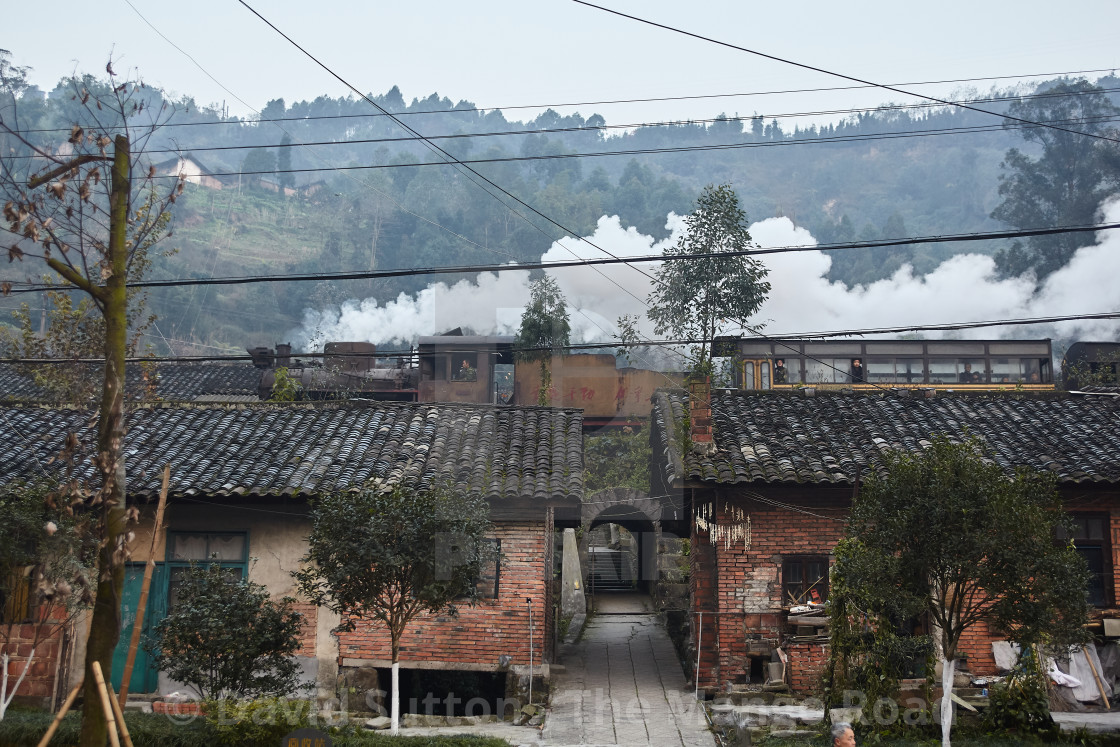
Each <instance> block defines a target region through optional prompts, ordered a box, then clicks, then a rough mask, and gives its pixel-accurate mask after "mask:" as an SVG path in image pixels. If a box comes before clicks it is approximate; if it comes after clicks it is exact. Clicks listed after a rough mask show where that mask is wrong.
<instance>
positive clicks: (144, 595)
mask: <svg viewBox="0 0 1120 747" xmlns="http://www.w3.org/2000/svg"><path fill="white" fill-rule="evenodd" d="M170 482H171V465H170V464H167V465H164V467H163V485H161V486H160V489H159V506H158V507H157V508H156V523H155V524H154V525H152V546H151V549H149V550H148V563H147V564H146V565H145V566H144V581H143V583H142V584H141V585H140V601H138V602H137V603H136V618H135V620H134V621H133V623H132V639H131V640H130V641H129V644H128V656H127V657H126V658H125V662H124V671H123V672H122V673H121V694H120V698H119V702H120V708H121V709H122V710H123V709H124V706H125V704H126V703H127V702H128V684H129V682H130V681H131V680H132V667H133V665H134V664H135V663H136V649H137V648H139V646H140V633H141V631H143V629H144V613H145V612H146V611H147V609H148V590H149V589H151V586H152V573H153V572H154V571H155V569H156V560H155V558H156V542H158V541H159V534H160V530H161V529H162V528H163V511H164V509H165V508H167V486H168V484H169V483H170Z"/></svg>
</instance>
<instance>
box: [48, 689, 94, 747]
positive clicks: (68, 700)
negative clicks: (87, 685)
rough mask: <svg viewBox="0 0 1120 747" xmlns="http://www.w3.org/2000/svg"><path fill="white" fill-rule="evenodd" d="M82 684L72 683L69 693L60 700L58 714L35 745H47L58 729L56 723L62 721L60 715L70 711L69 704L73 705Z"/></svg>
mask: <svg viewBox="0 0 1120 747" xmlns="http://www.w3.org/2000/svg"><path fill="white" fill-rule="evenodd" d="M82 684H83V683H82V682H81V681H79V682H78V684H76V685H74V689H73V690H71V691H70V694H69V695H67V696H66V700H64V701H63V702H62V708H61V709H59V711H58V714H57V715H56V716H55V717H54V721H52V722H51V725H50V727H48V728H47V733H46V734H44V735H43V738H42V739H40V740H39V744H38V746H37V747H47V742H50V741H51V737H53V736H54V733H55V732H56V731H58V725H59V724H61V723H62V717H63V716H65V715H66V714H67V713H68V712H69V711H70V706H72V705H74V700H75V699H76V698H77V697H78V693H79V692H81V690H82Z"/></svg>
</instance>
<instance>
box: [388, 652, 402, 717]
mask: <svg viewBox="0 0 1120 747" xmlns="http://www.w3.org/2000/svg"><path fill="white" fill-rule="evenodd" d="M391 636H392V639H393V670H392V671H393V674H392V677H391V680H392V684H391V685H390V686H389V700H390V703H391V705H390V706H389V709H390V710H389V720H390V725H389V732H390V733H391V734H393V735H396V734H398V733H400V730H401V678H400V674H401V663H400V661H399V659H400V653H401V639H400V635H399V634H397V633H395V632H394V633H392V634H391Z"/></svg>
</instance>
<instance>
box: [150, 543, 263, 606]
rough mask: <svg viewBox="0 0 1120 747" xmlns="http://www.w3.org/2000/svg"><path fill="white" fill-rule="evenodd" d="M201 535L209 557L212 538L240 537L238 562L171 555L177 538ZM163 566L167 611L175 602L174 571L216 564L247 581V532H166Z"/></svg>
mask: <svg viewBox="0 0 1120 747" xmlns="http://www.w3.org/2000/svg"><path fill="white" fill-rule="evenodd" d="M198 535H203V536H205V537H206V538H207V542H206V554H207V555H210V538H212V537H241V538H242V543H241V558H240V559H238V560H229V559H226V560H218V559H216V558H210V557H207V558H176V557H174V556H173V555H172V548H174V547H175V544H174V541H175V539H176V538H177V537H184V536H198ZM163 555H164V564H165V565H166V566H167V609H168V610H170V609H171V608H172V606H174V602H175V583H176V578H175V576H176V571H179V572H182V571H183V570H184V569H187V568H190V567H191V566H195V565H202V564H205V565H206V566H207V567H209V566H210V565H211V564H212V563H217V564H218V565H219V566H220V567H221V568H222V569H223V570H225V569H229V570H236V571H239V572H240V574H241V581H243V582H244V581H247V580H248V579H249V532H247V531H241V532H237V531H233V532H229V531H217V532H211V531H205V530H198V531H190V530H182V529H181V530H176V531H168V532H167V549H166V550H165V551H164V554H163Z"/></svg>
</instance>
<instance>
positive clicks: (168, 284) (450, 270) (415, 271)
mask: <svg viewBox="0 0 1120 747" xmlns="http://www.w3.org/2000/svg"><path fill="white" fill-rule="evenodd" d="M1116 228H1120V223H1097V224H1094V225H1090V226H1062V227H1057V228H1036V229H1025V230H1017V231H987V232H977V233H963V234H948V235H939V236H916V237H910V238H901V239H882V240H879V241H858V242H849V243H836V244H816V245H809V244H803V245H797V246H781V247H770V248H752V249H742V250H737V251H728V252H711V253H704V254H684V255H664V254H646V255H642V256H637V257H615V256H608V257H595V258H590V259H574V260H560V261H557V262H525V263H522V264H501V265H459V266H449V267H411V268H400V269H394V270H370V271H361V272H331V273H310V274H298V275H297V274H291V275H241V276H232V277H223V278H195V279H183V278H179V279H171V280H139V281H135V282H129V283H127V287H129V288H174V287H179V286H189V285H245V284H251V283H287V282H307V281H321V280H369V279H372V278H394V277H411V276H419V275H452V274H475V273H482V272H493V273H499V272H510V271H520V272H525V271H528V270H552V269H560V268H565V267H584V266H597V265H613V264H626V265H630V264H633V263H648V262H681V261H691V260H700V259H713V258H720V257H743V256H751V257H754V256H761V255H766V254H789V253H798V252H813V251H841V250H848V249H875V248H880V247H888V246H911V245H914V244H951V243H959V242H965V241H996V240H1000V239H1016V238H1027V237H1030V236H1053V235H1058V234H1071V233H1093V232H1096V231H1109V230H1113V229H1116ZM647 277H648V276H647ZM19 285H23V284H22V283H17V282H15V281H13V283H12V288H11V290H10V292H11V293H13V294H15V293H38V292H41V291H45V290H52V289H53V290H58V289H59V286H57V285H53V286H52V285H41V284H37V285H30V284H27V285H26V287H18V286H19Z"/></svg>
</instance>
